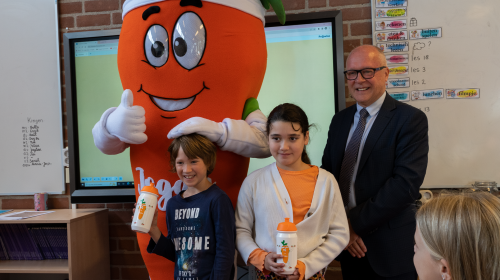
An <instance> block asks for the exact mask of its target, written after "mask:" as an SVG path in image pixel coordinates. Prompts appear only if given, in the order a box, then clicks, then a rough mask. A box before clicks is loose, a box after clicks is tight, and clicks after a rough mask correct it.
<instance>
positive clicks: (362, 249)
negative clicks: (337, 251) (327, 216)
mask: <svg viewBox="0 0 500 280" xmlns="http://www.w3.org/2000/svg"><path fill="white" fill-rule="evenodd" d="M349 235H350V237H349V244H347V247H345V249H344V250H347V251H349V253H350V254H351V256H353V257H354V258H356V257H357V258H362V257H364V256H365V253H366V251H367V249H366V246H365V243H364V242H363V240H362V239H361V237H359V235H357V234H356V233H355V232H354V230H353V229H352V226H351V221H350V220H349Z"/></svg>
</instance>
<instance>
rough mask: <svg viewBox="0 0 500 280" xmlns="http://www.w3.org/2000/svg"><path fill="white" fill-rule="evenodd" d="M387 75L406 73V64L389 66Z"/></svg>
mask: <svg viewBox="0 0 500 280" xmlns="http://www.w3.org/2000/svg"><path fill="white" fill-rule="evenodd" d="M389 75H408V65H401V66H389Z"/></svg>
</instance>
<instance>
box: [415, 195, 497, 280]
mask: <svg viewBox="0 0 500 280" xmlns="http://www.w3.org/2000/svg"><path fill="white" fill-rule="evenodd" d="M415 239H416V242H417V245H418V240H417V239H420V240H422V241H423V244H424V246H423V247H424V248H417V247H416V248H415V258H414V261H415V267H416V268H417V272H418V274H419V277H420V279H421V280H425V276H424V274H427V275H430V274H431V273H432V271H428V270H429V269H431V268H429V265H427V266H425V267H424V266H422V264H421V263H419V262H418V259H419V255H418V252H417V251H418V250H424V251H425V250H428V255H430V258H432V259H433V261H434V262H435V263H434V264H436V265H437V268H438V269H440V271H439V272H438V273H440V274H441V275H439V274H438V275H437V276H440V277H443V276H444V277H445V279H451V278H452V279H453V280H490V279H500V200H499V199H498V198H497V197H495V196H493V195H491V194H489V193H486V192H462V193H458V194H442V195H440V196H439V197H436V198H433V199H431V200H430V201H429V202H427V203H425V204H424V205H423V206H422V207H421V208H420V209H419V210H418V212H417V232H416V233H415ZM432 266H433V263H432V262H430V267H432ZM444 267H445V268H444ZM419 270H420V271H419Z"/></svg>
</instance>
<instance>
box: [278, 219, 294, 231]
mask: <svg viewBox="0 0 500 280" xmlns="http://www.w3.org/2000/svg"><path fill="white" fill-rule="evenodd" d="M278 230H279V231H297V227H296V226H295V224H294V223H291V222H290V218H285V221H284V222H282V223H279V224H278Z"/></svg>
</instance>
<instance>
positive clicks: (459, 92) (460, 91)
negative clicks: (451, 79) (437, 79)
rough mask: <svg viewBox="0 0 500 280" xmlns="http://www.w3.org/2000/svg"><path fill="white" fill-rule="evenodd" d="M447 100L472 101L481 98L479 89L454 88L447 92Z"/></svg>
mask: <svg viewBox="0 0 500 280" xmlns="http://www.w3.org/2000/svg"><path fill="white" fill-rule="evenodd" d="M446 98H449V99H471V98H479V89H478V88H454V89H447V90H446Z"/></svg>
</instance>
